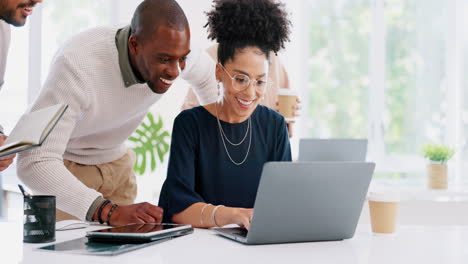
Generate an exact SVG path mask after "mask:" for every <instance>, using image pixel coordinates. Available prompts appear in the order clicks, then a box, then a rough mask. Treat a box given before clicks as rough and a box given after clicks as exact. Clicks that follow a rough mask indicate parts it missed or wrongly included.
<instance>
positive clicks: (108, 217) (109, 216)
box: [106, 204, 118, 226]
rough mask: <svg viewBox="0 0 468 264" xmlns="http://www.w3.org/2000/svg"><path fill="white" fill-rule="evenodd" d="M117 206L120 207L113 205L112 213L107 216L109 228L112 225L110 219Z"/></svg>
mask: <svg viewBox="0 0 468 264" xmlns="http://www.w3.org/2000/svg"><path fill="white" fill-rule="evenodd" d="M117 206H118V205H117V204H113V205H112V207H111V209H110V211H109V213H108V214H107V220H106V224H107V225H109V226H110V225H111V224H110V218H111V216H112V213H113V212H114V210H115V208H117Z"/></svg>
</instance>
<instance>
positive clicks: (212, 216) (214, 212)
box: [211, 205, 224, 227]
mask: <svg viewBox="0 0 468 264" xmlns="http://www.w3.org/2000/svg"><path fill="white" fill-rule="evenodd" d="M220 207H224V205H217V206H216V207H215V208H214V209H213V211H212V212H211V223H212V224H213V225H214V226H216V227H220V226H218V225H217V224H216V219H215V214H216V211H217V210H218V209H219V208H220Z"/></svg>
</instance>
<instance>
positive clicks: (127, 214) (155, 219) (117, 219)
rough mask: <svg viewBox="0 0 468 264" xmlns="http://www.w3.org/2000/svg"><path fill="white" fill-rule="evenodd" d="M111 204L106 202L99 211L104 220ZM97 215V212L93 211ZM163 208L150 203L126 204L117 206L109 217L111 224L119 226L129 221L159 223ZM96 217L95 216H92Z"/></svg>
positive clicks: (129, 222)
mask: <svg viewBox="0 0 468 264" xmlns="http://www.w3.org/2000/svg"><path fill="white" fill-rule="evenodd" d="M111 207H112V205H111V204H108V205H107V206H106V207H104V209H103V210H102V213H101V218H102V219H103V220H104V221H106V219H107V215H108V214H109V211H110V208H111ZM95 215H96V216H97V212H96V213H95ZM162 217H163V209H162V208H161V207H158V206H156V205H152V204H150V203H147V202H144V203H138V204H132V205H126V206H123V205H122V206H117V207H116V208H115V210H114V212H113V213H112V215H111V217H110V220H109V222H110V224H111V225H112V226H121V225H126V224H131V223H161V221H162ZM94 219H97V217H94Z"/></svg>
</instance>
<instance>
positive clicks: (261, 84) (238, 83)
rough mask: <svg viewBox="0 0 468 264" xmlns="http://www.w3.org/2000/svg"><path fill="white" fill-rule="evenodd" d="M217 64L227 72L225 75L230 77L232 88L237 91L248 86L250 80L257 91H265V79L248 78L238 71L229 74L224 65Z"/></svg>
mask: <svg viewBox="0 0 468 264" xmlns="http://www.w3.org/2000/svg"><path fill="white" fill-rule="evenodd" d="M219 65H220V66H221V68H223V70H224V71H225V72H226V73H227V75H228V76H229V77H230V78H231V79H232V88H234V89H235V90H237V91H239V92H241V91H244V90H245V89H247V88H248V87H249V86H250V82H252V83H253V85H254V86H255V89H256V90H257V91H258V92H264V91H265V89H266V87H267V81H266V80H256V79H250V78H249V76H247V75H245V74H242V73H238V74H235V75H234V76H231V74H229V72H228V71H227V70H226V68H224V66H223V65H222V64H221V63H219Z"/></svg>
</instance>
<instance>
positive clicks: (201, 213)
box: [200, 203, 211, 226]
mask: <svg viewBox="0 0 468 264" xmlns="http://www.w3.org/2000/svg"><path fill="white" fill-rule="evenodd" d="M208 205H211V204H210V203H207V204H205V205H204V206H203V207H202V209H201V211H200V225H201V226H203V211H205V208H206V207H207V206H208Z"/></svg>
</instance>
